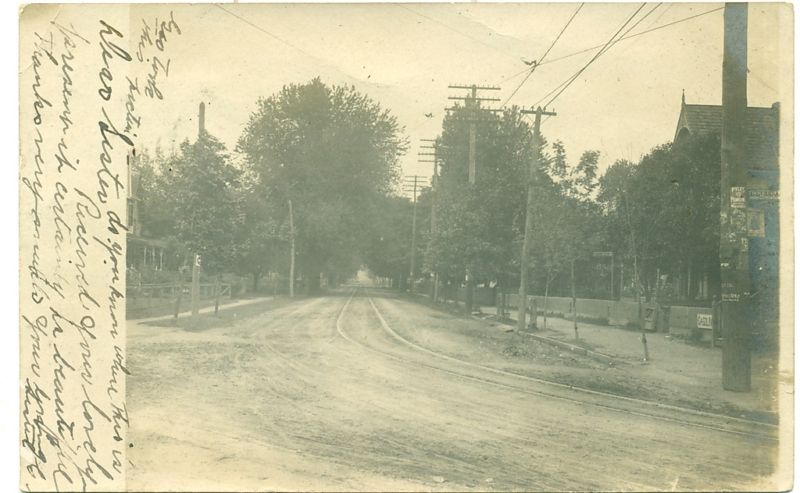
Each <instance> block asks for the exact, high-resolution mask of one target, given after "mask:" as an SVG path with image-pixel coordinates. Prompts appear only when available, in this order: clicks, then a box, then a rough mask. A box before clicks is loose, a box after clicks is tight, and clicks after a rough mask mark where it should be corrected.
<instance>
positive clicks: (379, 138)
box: [238, 78, 407, 292]
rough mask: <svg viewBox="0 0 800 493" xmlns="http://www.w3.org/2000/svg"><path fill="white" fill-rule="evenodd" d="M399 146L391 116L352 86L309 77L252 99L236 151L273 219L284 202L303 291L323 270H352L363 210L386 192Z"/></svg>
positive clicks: (361, 238)
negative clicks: (254, 103) (256, 180)
mask: <svg viewBox="0 0 800 493" xmlns="http://www.w3.org/2000/svg"><path fill="white" fill-rule="evenodd" d="M406 148H407V143H406V141H405V139H404V138H403V137H402V136H401V135H400V127H399V126H398V124H397V121H396V119H395V117H394V116H392V115H391V114H390V113H389V112H388V111H387V110H384V109H383V108H381V107H380V106H379V105H378V104H377V103H375V102H374V101H372V100H371V99H370V98H368V97H367V96H365V95H363V94H360V93H359V92H357V91H356V90H355V88H353V87H344V86H328V85H325V84H324V83H323V82H322V81H321V80H320V79H319V78H316V79H313V80H312V81H310V82H308V83H306V84H291V85H288V86H285V87H284V88H283V89H282V90H281V91H280V92H278V93H277V94H274V95H272V96H270V97H268V98H262V99H260V100H259V101H258V104H257V108H256V111H255V112H254V113H253V114H252V115H251V116H250V120H249V122H248V124H247V126H246V128H245V130H244V133H243V134H242V136H241V138H240V139H239V144H238V149H239V150H240V151H241V152H242V153H243V154H244V155H245V156H246V159H247V162H248V163H249V164H250V165H251V166H253V168H254V170H255V171H256V172H257V173H258V175H259V179H260V182H261V184H262V186H263V187H264V191H265V194H266V196H267V198H268V200H269V201H270V203H271V206H272V209H273V211H275V214H276V217H281V216H285V214H286V213H288V206H287V204H288V201H289V200H291V201H292V204H293V212H294V226H295V231H296V244H297V259H298V264H299V267H300V269H301V270H302V272H303V276H304V278H305V281H306V287H307V290H308V291H309V292H314V291H317V290H318V289H319V275H320V273H321V272H322V271H323V270H337V269H345V270H351V269H352V268H353V255H352V253H353V252H359V251H360V249H362V248H363V246H364V245H365V244H366V242H367V241H368V239H369V235H368V232H367V231H365V228H364V226H365V221H364V219H363V218H364V212H365V211H367V210H369V209H370V208H371V207H373V206H374V204H375V203H376V201H378V200H380V199H381V198H382V197H383V196H385V195H386V194H388V193H389V192H390V190H391V188H392V185H393V184H394V183H395V182H396V180H397V178H398V174H399V169H398V159H399V157H400V156H401V155H402V154H403V153H404V152H405V150H406ZM283 211H286V212H283ZM287 254H288V253H287Z"/></svg>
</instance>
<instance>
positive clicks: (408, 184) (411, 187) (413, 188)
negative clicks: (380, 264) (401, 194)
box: [403, 175, 425, 294]
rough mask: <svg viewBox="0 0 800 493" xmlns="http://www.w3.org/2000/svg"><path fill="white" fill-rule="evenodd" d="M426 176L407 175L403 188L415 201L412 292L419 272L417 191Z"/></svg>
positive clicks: (412, 228) (412, 227) (412, 230)
mask: <svg viewBox="0 0 800 493" xmlns="http://www.w3.org/2000/svg"><path fill="white" fill-rule="evenodd" d="M424 178H425V177H424V176H420V175H411V176H407V177H406V180H405V182H404V183H403V190H404V191H406V192H411V194H412V200H413V202H414V208H413V213H412V215H411V271H410V272H411V273H410V276H409V277H410V278H411V293H412V294H413V293H414V292H415V291H416V283H415V282H414V279H415V277H416V273H417V192H418V191H419V190H420V188H421V186H422V181H423V180H424Z"/></svg>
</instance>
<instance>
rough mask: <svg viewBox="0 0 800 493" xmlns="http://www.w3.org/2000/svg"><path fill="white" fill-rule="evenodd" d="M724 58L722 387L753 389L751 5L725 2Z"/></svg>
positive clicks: (721, 242)
mask: <svg viewBox="0 0 800 493" xmlns="http://www.w3.org/2000/svg"><path fill="white" fill-rule="evenodd" d="M724 19H725V20H724V22H725V37H724V43H723V44H724V49H723V57H722V149H721V154H722V163H721V164H722V169H721V180H720V181H721V183H720V185H721V190H720V192H721V193H720V198H721V200H722V203H721V204H720V205H721V207H720V248H719V256H720V259H719V260H720V280H721V286H720V287H721V290H720V291H721V294H722V300H721V317H720V318H721V319H722V320H721V321H722V330H723V343H722V388H723V389H725V390H732V391H737V392H748V391H750V338H751V333H750V324H751V318H750V317H751V313H750V310H749V307H750V303H749V301H750V300H749V298H750V269H749V260H750V259H749V253H748V252H749V244H748V242H749V240H748V239H747V188H746V187H747V162H746V159H747V156H746V146H745V136H746V134H747V129H746V127H745V113H746V111H747V4H746V3H726V4H725V14H724Z"/></svg>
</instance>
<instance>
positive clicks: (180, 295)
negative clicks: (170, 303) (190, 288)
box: [172, 274, 183, 325]
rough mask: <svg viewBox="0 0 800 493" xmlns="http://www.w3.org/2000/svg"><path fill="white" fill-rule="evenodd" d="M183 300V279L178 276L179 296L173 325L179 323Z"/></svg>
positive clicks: (176, 299)
mask: <svg viewBox="0 0 800 493" xmlns="http://www.w3.org/2000/svg"><path fill="white" fill-rule="evenodd" d="M181 298H183V278H182V277H181V275H180V274H178V296H177V298H175V315H174V316H173V317H172V323H173V325H177V323H178V314H179V313H180V312H181Z"/></svg>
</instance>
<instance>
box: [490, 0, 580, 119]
mask: <svg viewBox="0 0 800 493" xmlns="http://www.w3.org/2000/svg"><path fill="white" fill-rule="evenodd" d="M583 6H584V4H583V3H581V4H580V5H578V8H577V9H575V12H573V13H572V15H571V16H570V18H569V20H567V23H566V24H564V27H562V28H561V31H560V32H559V33H558V35H557V36H556V37H555V39H554V40H553V42H552V43H550V46H549V47H548V48H547V50H546V51H545V52H544V54H542V56H541V57H539V59H538V60H536V61H535V62H534V64H533V66H532V67H531V68H530V71H529V72H528V75H526V76H525V78H524V79H522V82H520V83H519V85H518V86H517V87H516V89H514V91H512V92H511V95H510V96H508V97H507V98H506V100H505V101H504V102H503V104H501V105H500V107H501V108H503V107H505V106H506V105H507V104H508V102H509V101H511V98H513V97H514V95H516V94H517V92H518V91H519V90H520V89H521V88H522V86H523V85H525V83H526V82H527V81H528V79H529V78H530V77H531V75H533V73H534V72H535V71H536V68H537V67H538V66H539V65H541V64H542V61H543V60H544V59H545V57H547V55H548V54H550V50H552V49H553V47H554V46H555V45H556V43H557V42H558V40H559V39H561V36H562V35H563V34H564V31H566V30H567V28H568V27H569V25H570V24H572V21H573V20H574V19H575V16H577V15H578V12H580V11H581V9H582V8H583ZM520 73H522V72H520Z"/></svg>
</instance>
